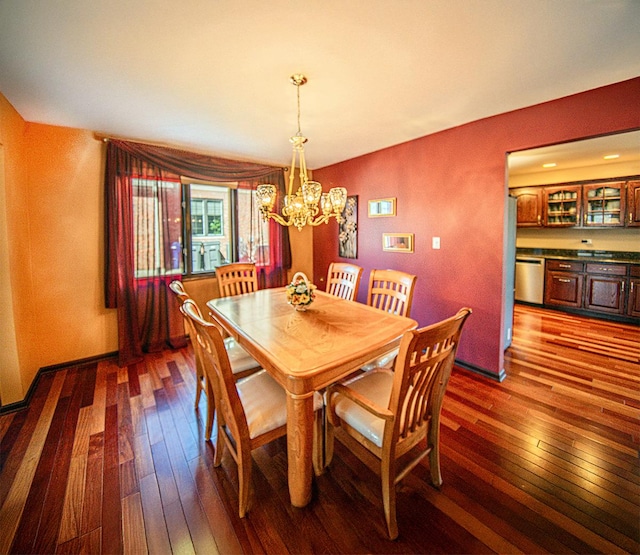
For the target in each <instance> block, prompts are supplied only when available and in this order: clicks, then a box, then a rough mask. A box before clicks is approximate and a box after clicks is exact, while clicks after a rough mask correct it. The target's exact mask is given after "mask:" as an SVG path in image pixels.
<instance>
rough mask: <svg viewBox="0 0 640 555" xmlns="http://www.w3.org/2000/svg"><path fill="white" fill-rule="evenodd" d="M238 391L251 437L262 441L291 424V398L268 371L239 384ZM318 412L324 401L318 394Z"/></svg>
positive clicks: (315, 408)
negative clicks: (289, 418)
mask: <svg viewBox="0 0 640 555" xmlns="http://www.w3.org/2000/svg"><path fill="white" fill-rule="evenodd" d="M236 388H237V390H238V395H239V397H240V402H241V403H242V407H243V408H244V413H245V416H246V417H247V426H248V427H249V437H250V438H251V439H253V438H255V437H258V436H259V435H262V434H264V433H266V432H269V431H271V430H275V429H276V428H279V427H280V426H283V425H284V424H286V423H287V394H286V393H285V391H284V389H283V388H282V387H281V386H280V384H279V383H278V382H276V381H275V380H274V379H273V378H272V377H271V376H270V375H269V374H268V373H267V371H266V370H261V371H260V372H256V373H255V374H252V375H251V376H248V377H247V378H243V379H242V380H238V381H237V382H236ZM313 400H314V403H313V405H314V410H319V409H321V408H322V397H321V396H320V394H319V393H317V392H316V393H314V398H313Z"/></svg>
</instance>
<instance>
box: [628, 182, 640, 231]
mask: <svg viewBox="0 0 640 555" xmlns="http://www.w3.org/2000/svg"><path fill="white" fill-rule="evenodd" d="M626 222H627V226H629V227H638V226H640V181H628V182H627V218H626Z"/></svg>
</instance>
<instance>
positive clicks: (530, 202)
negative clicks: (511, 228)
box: [509, 187, 543, 227]
mask: <svg viewBox="0 0 640 555" xmlns="http://www.w3.org/2000/svg"><path fill="white" fill-rule="evenodd" d="M509 194H510V195H511V196H512V197H515V198H516V202H517V207H518V208H517V210H518V216H517V218H518V227H541V226H542V223H543V222H542V198H543V195H542V187H522V188H520V189H511V190H510V191H509Z"/></svg>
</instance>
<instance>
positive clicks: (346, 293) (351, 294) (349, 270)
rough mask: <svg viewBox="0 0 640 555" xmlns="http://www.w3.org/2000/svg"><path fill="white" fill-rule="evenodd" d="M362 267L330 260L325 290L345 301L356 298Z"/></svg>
mask: <svg viewBox="0 0 640 555" xmlns="http://www.w3.org/2000/svg"><path fill="white" fill-rule="evenodd" d="M360 278H362V268H361V267H360V266H356V265H355V264H348V263H346V262H332V263H331V264H330V265H329V271H328V273H327V287H326V289H325V290H326V292H327V293H329V294H331V295H335V296H336V297H340V298H342V299H345V300H347V301H355V300H356V299H357V298H358V289H359V287H360Z"/></svg>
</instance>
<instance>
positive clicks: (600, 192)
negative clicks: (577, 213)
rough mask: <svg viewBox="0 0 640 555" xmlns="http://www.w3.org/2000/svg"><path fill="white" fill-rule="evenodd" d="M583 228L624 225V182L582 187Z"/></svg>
mask: <svg viewBox="0 0 640 555" xmlns="http://www.w3.org/2000/svg"><path fill="white" fill-rule="evenodd" d="M582 192H583V196H584V208H583V213H584V221H583V225H584V226H585V227H604V226H606V227H616V226H623V225H624V218H625V198H624V193H625V182H624V181H619V182H610V183H598V184H592V185H584V186H583V189H582Z"/></svg>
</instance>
